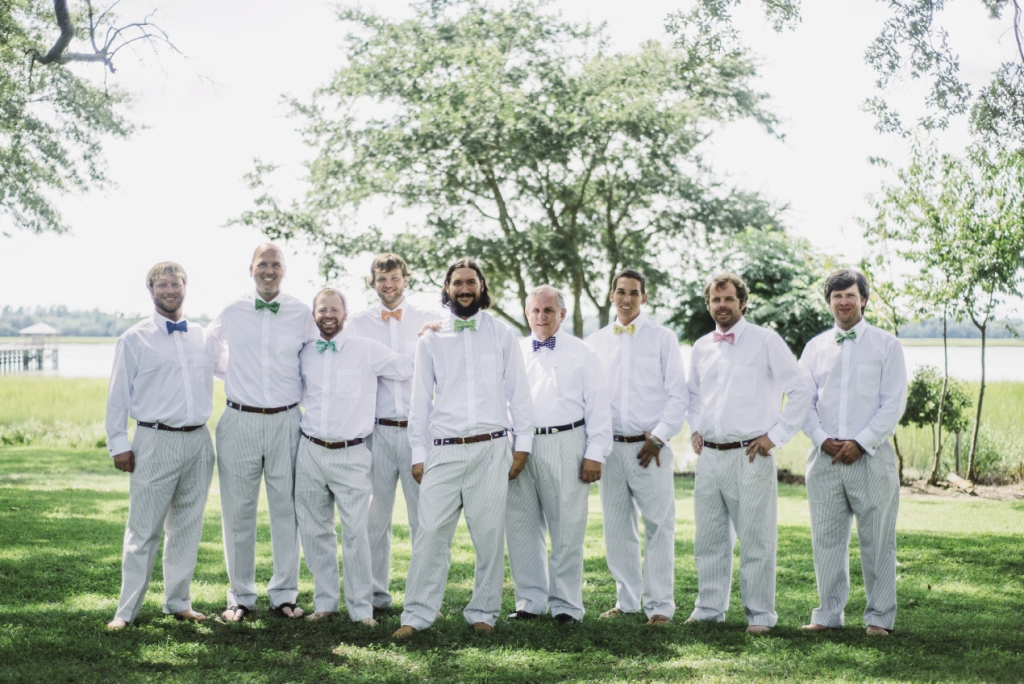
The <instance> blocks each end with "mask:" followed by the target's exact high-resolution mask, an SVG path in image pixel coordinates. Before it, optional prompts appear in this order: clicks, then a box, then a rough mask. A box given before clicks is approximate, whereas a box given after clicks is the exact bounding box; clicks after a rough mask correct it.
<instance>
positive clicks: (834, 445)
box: [821, 437, 846, 456]
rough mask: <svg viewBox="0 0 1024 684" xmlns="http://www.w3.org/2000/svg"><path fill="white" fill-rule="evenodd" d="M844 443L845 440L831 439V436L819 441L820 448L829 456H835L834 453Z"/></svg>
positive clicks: (836, 452) (837, 451)
mask: <svg viewBox="0 0 1024 684" xmlns="http://www.w3.org/2000/svg"><path fill="white" fill-rule="evenodd" d="M844 444H846V442H843V441H842V440H839V439H832V438H831V437H829V438H828V439H826V440H825V441H824V442H822V443H821V450H822V451H824V452H825V453H826V454H828V455H829V456H835V455H836V454H838V453H839V450H840V449H842V448H843V445H844Z"/></svg>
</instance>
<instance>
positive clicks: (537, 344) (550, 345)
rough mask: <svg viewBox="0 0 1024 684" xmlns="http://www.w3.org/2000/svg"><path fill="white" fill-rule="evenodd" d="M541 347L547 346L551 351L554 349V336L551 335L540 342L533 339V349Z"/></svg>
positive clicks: (536, 349)
mask: <svg viewBox="0 0 1024 684" xmlns="http://www.w3.org/2000/svg"><path fill="white" fill-rule="evenodd" d="M541 347H547V348H548V349H550V350H551V351H555V337H554V335H552V336H551V337H549V338H548V339H546V340H544V341H543V342H540V341H538V340H534V341H533V351H538V350H539V349H540V348H541Z"/></svg>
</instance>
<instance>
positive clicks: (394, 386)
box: [345, 299, 442, 420]
mask: <svg viewBox="0 0 1024 684" xmlns="http://www.w3.org/2000/svg"><path fill="white" fill-rule="evenodd" d="M397 310H401V312H402V320H401V321H399V320H398V319H396V318H389V319H388V320H387V322H385V321H383V320H381V312H382V311H397ZM441 319H442V316H441V314H440V312H437V311H430V310H428V309H422V308H420V307H418V306H416V305H415V304H413V303H412V302H410V301H409V300H408V299H403V300H402V303H401V304H399V305H398V306H396V307H395V308H394V309H388V308H387V307H385V306H384V305H383V304H381V303H380V302H379V301H378V302H377V304H376V305H375V306H371V307H370V308H369V309H366V310H365V311H360V312H359V313H357V314H356V315H355V316H353V317H352V319H351V320H349V321H348V322H347V323H346V324H345V332H347V333H348V334H349V335H351V336H353V337H365V338H368V339H371V340H377V341H378V342H380V343H382V344H384V345H385V346H387V347H388V348H390V349H391V350H392V351H395V352H398V353H399V354H406V355H408V357H409V362H410V363H412V361H413V359H415V357H416V343H417V342H418V341H419V332H420V330H422V329H423V326H424V325H425V324H427V323H431V322H433V321H439V320H441ZM411 399H412V380H411V379H408V380H393V379H391V378H385V377H383V376H382V377H381V378H380V379H379V380H378V381H377V414H376V416H377V418H390V419H394V420H406V419H407V418H408V416H409V402H410V401H411Z"/></svg>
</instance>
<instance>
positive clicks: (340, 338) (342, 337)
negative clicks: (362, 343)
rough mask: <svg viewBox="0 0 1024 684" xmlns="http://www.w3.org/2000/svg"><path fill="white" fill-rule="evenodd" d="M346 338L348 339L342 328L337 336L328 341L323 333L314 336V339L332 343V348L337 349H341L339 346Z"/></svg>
mask: <svg viewBox="0 0 1024 684" xmlns="http://www.w3.org/2000/svg"><path fill="white" fill-rule="evenodd" d="M347 337H348V333H347V332H346V331H345V329H344V328H342V330H341V332H340V333H338V334H337V335H335V336H334V337H333V338H331V339H329V340H328V339H326V338H324V335H323V333H320V334H318V335H317V336H316V339H318V340H323V341H324V342H334V346H335V347H337V348H338V349H341V345H342V343H343V342H344V341H345V339H346V338H347Z"/></svg>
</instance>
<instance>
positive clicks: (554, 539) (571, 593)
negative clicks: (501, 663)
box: [505, 427, 590, 620]
mask: <svg viewBox="0 0 1024 684" xmlns="http://www.w3.org/2000/svg"><path fill="white" fill-rule="evenodd" d="M586 439H587V436H586V431H585V430H584V428H582V427H580V428H577V429H575V430H566V431H565V432H560V433H558V434H554V435H537V436H536V437H534V438H533V453H531V454H530V458H529V459H528V460H527V462H526V468H525V469H524V470H523V472H522V473H520V474H519V477H517V478H516V479H514V480H512V481H511V482H509V483H508V506H507V510H506V514H505V539H506V540H507V542H508V564H509V566H510V567H511V569H512V579H513V581H514V582H515V593H516V610H525V611H526V612H528V613H533V614H535V615H542V614H544V613H546V612H547V611H548V608H550V609H551V614H552V615H559V614H562V613H564V614H567V615H570V616H571V617H574V618H576V619H577V620H581V619H582V618H583V613H584V610H583V540H584V537H585V536H586V533H587V503H588V498H589V496H590V485H589V484H587V483H585V482H583V481H581V480H580V467H581V465H582V462H583V453H584V450H585V449H586ZM547 533H550V535H551V558H550V560H549V559H548V554H547V540H546V536H547Z"/></svg>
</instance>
